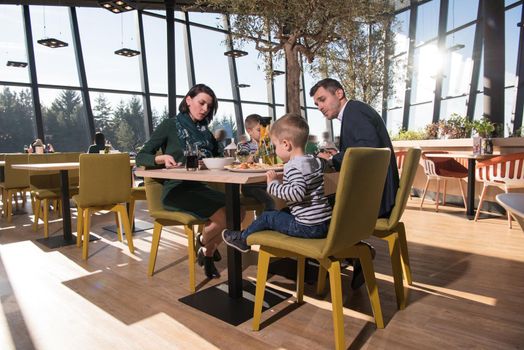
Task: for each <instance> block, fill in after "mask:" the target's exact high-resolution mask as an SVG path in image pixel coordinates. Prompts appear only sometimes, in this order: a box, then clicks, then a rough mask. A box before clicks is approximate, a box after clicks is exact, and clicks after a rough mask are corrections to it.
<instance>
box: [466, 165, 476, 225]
mask: <svg viewBox="0 0 524 350" xmlns="http://www.w3.org/2000/svg"><path fill="white" fill-rule="evenodd" d="M475 165H476V161H475V159H474V158H469V159H468V198H466V201H467V203H466V215H467V217H468V219H470V220H473V218H474V217H475Z"/></svg>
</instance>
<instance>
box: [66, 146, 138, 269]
mask: <svg viewBox="0 0 524 350" xmlns="http://www.w3.org/2000/svg"><path fill="white" fill-rule="evenodd" d="M130 196H131V179H130V177H129V155H128V154H127V153H118V154H81V155H80V186H79V193H78V195H75V196H73V200H74V201H75V203H76V205H77V208H78V214H77V215H78V217H77V241H76V242H77V246H79V247H80V245H81V244H82V241H83V249H82V258H83V259H84V260H87V258H88V245H89V230H90V218H91V212H93V211H100V210H109V211H113V212H115V217H116V225H117V234H118V240H119V241H122V232H121V225H123V227H124V232H125V235H126V239H127V245H128V247H129V251H130V252H131V253H134V251H135V248H134V245H133V235H132V233H131V227H130V225H129V217H128V215H127V209H126V205H125V203H127V202H128V201H129V198H130ZM82 236H83V238H82Z"/></svg>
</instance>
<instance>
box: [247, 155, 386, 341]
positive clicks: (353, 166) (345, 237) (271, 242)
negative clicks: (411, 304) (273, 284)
mask: <svg viewBox="0 0 524 350" xmlns="http://www.w3.org/2000/svg"><path fill="white" fill-rule="evenodd" d="M390 153H391V152H390V150H389V149H387V148H384V149H373V148H348V149H347V151H346V153H345V155H344V159H343V162H342V169H341V172H340V177H339V182H338V188H337V193H336V201H335V207H334V208H333V216H332V219H331V224H330V227H329V231H328V233H327V237H326V238H324V239H308V238H297V237H291V236H288V235H285V234H282V233H279V232H276V231H261V232H256V233H253V234H252V235H250V236H249V237H248V239H247V242H248V244H249V245H255V244H258V245H260V250H259V255H258V273H257V287H256V295H255V307H254V315H253V330H259V327H260V319H261V315H262V306H263V303H264V291H265V285H266V280H267V272H268V266H269V260H270V258H272V257H295V258H297V265H298V266H297V299H298V302H302V301H303V292H304V267H305V259H306V258H313V259H316V260H318V261H319V263H320V265H321V266H322V267H323V268H324V269H326V270H327V271H328V272H329V277H330V278H329V280H330V288H331V302H332V310H333V325H334V334H335V345H336V348H337V349H342V348H345V343H344V316H343V301H342V285H341V273H340V261H341V260H342V259H344V258H350V257H351V258H359V259H360V261H361V264H362V271H363V273H364V277H365V281H366V287H367V291H368V295H369V299H370V301H371V307H372V309H373V313H374V316H375V323H376V326H377V327H378V328H384V320H383V317H382V310H381V307H380V299H379V295H378V289H377V283H376V280H375V273H374V269H373V261H372V258H371V251H370V249H369V247H368V246H367V245H366V244H363V243H361V242H360V241H361V240H363V239H366V238H368V237H370V236H371V234H372V233H373V229H374V227H375V223H376V221H377V216H378V211H379V206H380V200H381V197H382V189H383V188H384V182H385V179H386V172H387V169H388V164H389V160H390Z"/></svg>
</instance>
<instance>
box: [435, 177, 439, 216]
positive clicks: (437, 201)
mask: <svg viewBox="0 0 524 350" xmlns="http://www.w3.org/2000/svg"><path fill="white" fill-rule="evenodd" d="M439 202H440V179H437V193H436V194H435V206H436V208H437V209H436V210H435V211H436V212H437V213H438V205H439Z"/></svg>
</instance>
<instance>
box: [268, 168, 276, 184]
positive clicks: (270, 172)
mask: <svg viewBox="0 0 524 350" xmlns="http://www.w3.org/2000/svg"><path fill="white" fill-rule="evenodd" d="M266 177H267V183H268V184H269V183H271V182H272V181H274V180H277V179H278V175H277V173H276V172H275V170H268V171H267V172H266Z"/></svg>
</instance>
